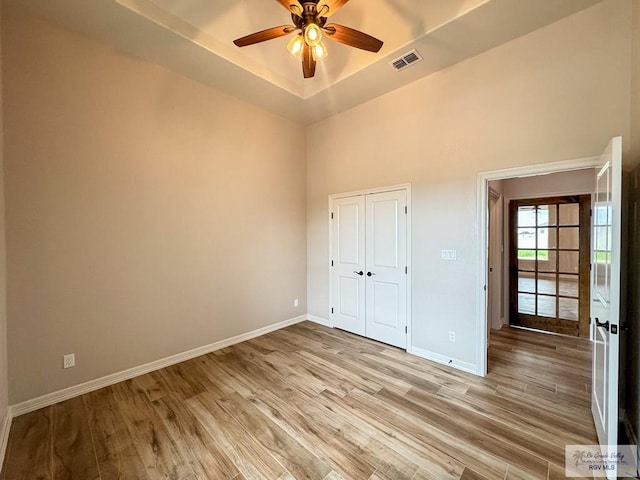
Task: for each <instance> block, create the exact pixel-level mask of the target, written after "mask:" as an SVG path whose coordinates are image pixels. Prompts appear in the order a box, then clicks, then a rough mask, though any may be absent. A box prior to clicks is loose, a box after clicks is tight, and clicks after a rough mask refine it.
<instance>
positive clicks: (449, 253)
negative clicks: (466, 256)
mask: <svg viewBox="0 0 640 480" xmlns="http://www.w3.org/2000/svg"><path fill="white" fill-rule="evenodd" d="M440 258H441V259H442V260H457V258H458V252H457V251H456V250H440Z"/></svg>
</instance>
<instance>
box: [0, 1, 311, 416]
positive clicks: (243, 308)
mask: <svg viewBox="0 0 640 480" xmlns="http://www.w3.org/2000/svg"><path fill="white" fill-rule="evenodd" d="M2 26H3V29H2V43H3V69H4V115H5V180H6V214H7V258H8V262H7V275H8V277H7V278H8V318H9V319H10V321H9V329H8V335H9V360H10V361H9V379H10V382H9V384H10V401H11V403H12V404H13V403H17V402H21V401H23V400H26V399H31V398H34V397H36V396H39V395H42V394H45V393H48V392H52V391H55V390H58V389H61V388H64V387H67V386H70V385H75V384H78V383H81V382H85V381H88V380H91V379H95V378H98V377H101V376H104V375H106V374H110V373H113V372H117V371H121V370H124V369H127V368H129V367H133V366H138V365H141V364H144V363H146V362H150V361H153V360H156V359H159V358H163V357H166V356H168V355H171V354H175V353H180V352H183V351H186V350H190V349H193V348H196V347H199V346H203V345H206V344H209V343H212V342H215V341H218V340H221V339H225V338H228V337H231V336H234V335H237V334H241V333H245V332H248V331H251V330H254V329H257V328H260V327H264V326H266V325H270V324H274V323H276V322H279V321H283V320H287V319H290V318H293V317H296V316H298V315H301V314H304V313H305V312H306V303H305V294H306V277H305V269H306V227H305V225H306V212H305V161H304V160H305V159H304V152H305V131H304V128H303V127H301V126H298V125H297V124H296V123H294V122H291V121H288V120H285V119H283V118H281V117H278V116H275V115H273V114H269V113H267V112H265V111H263V110H261V109H259V108H257V107H254V106H251V105H249V104H245V103H242V102H240V101H238V100H236V99H233V98H230V97H227V96H224V95H222V94H219V93H217V92H215V91H213V90H211V89H209V88H207V87H205V86H203V85H201V84H198V83H196V82H194V81H192V80H189V79H186V78H184V77H181V76H179V75H177V74H175V73H172V72H169V71H167V70H165V69H163V68H160V67H158V66H155V65H151V64H147V63H145V62H142V61H140V60H137V59H134V58H131V57H128V56H126V55H123V54H121V53H119V52H118V51H115V49H113V48H112V47H110V46H107V45H105V44H101V43H99V42H97V41H94V40H92V39H89V38H87V37H84V36H82V35H79V34H76V33H72V32H70V31H67V30H63V29H61V28H59V27H55V26H52V25H50V24H48V23H45V22H43V21H40V20H37V19H35V18H33V17H29V16H27V15H24V14H23V13H22V12H21V11H19V10H10V9H8V8H7V9H6V11H5V15H4V18H3V19H2ZM294 298H299V299H300V306H299V307H298V308H294V307H293V300H294ZM71 352H74V353H75V354H76V364H77V366H76V367H75V368H72V369H67V370H63V369H62V355H63V354H66V353H71Z"/></svg>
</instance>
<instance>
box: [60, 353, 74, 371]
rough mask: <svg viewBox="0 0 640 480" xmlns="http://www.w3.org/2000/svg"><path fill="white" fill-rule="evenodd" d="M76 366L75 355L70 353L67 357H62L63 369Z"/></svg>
mask: <svg viewBox="0 0 640 480" xmlns="http://www.w3.org/2000/svg"><path fill="white" fill-rule="evenodd" d="M75 366H76V354H75V353H70V354H69V355H65V356H64V357H62V367H63V368H71V367H75Z"/></svg>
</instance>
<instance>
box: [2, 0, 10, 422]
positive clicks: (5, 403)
mask: <svg viewBox="0 0 640 480" xmlns="http://www.w3.org/2000/svg"><path fill="white" fill-rule="evenodd" d="M1 35H2V2H0V37H1ZM1 43H2V42H0V59H1V58H2V46H1ZM2 87H3V85H2V63H1V62H0V426H1V425H3V423H4V420H5V416H6V415H7V411H8V410H7V407H8V405H9V385H8V372H7V277H6V240H5V238H6V237H5V222H4V134H3V132H4V127H3V115H2V97H3V94H2V92H3V90H2Z"/></svg>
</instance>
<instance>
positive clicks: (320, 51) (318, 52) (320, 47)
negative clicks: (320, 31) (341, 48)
mask: <svg viewBox="0 0 640 480" xmlns="http://www.w3.org/2000/svg"><path fill="white" fill-rule="evenodd" d="M311 55H312V56H313V59H314V60H316V61H318V60H322V59H323V58H325V57H326V56H327V55H329V52H327V47H325V46H324V43H322V42H320V43H318V44H317V45H316V46H315V47H311Z"/></svg>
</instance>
